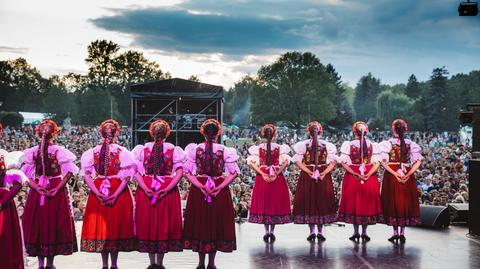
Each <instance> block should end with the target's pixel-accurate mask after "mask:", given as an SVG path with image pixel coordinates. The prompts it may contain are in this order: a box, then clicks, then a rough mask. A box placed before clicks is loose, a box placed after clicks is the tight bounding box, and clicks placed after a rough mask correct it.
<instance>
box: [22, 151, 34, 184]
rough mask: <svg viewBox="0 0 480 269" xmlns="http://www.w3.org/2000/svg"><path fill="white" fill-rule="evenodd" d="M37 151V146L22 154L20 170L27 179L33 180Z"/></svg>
mask: <svg viewBox="0 0 480 269" xmlns="http://www.w3.org/2000/svg"><path fill="white" fill-rule="evenodd" d="M37 151H38V146H35V147H33V148H29V149H26V150H25V151H24V152H23V154H24V156H23V166H22V168H21V170H22V172H23V173H25V175H26V176H27V177H28V178H31V179H34V178H35V169H36V167H35V158H34V156H35V153H36V152H37Z"/></svg>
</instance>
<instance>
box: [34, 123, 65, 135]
mask: <svg viewBox="0 0 480 269" xmlns="http://www.w3.org/2000/svg"><path fill="white" fill-rule="evenodd" d="M44 125H50V126H51V127H52V134H51V138H50V139H53V138H54V137H55V136H57V134H58V132H59V129H58V125H57V123H56V122H55V121H53V120H44V121H42V122H41V123H40V124H39V125H37V127H36V128H35V133H36V134H37V135H38V136H39V137H41V136H42V134H41V129H42V126H44Z"/></svg>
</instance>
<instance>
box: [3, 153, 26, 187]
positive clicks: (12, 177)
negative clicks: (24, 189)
mask: <svg viewBox="0 0 480 269" xmlns="http://www.w3.org/2000/svg"><path fill="white" fill-rule="evenodd" d="M1 154H2V155H3V156H4V160H5V169H6V170H7V171H6V173H5V179H4V180H5V183H7V184H12V183H13V182H14V181H17V182H19V183H23V182H26V181H27V180H28V178H27V176H26V175H25V173H23V172H22V171H21V170H20V167H21V166H22V162H23V156H24V154H23V152H21V151H13V152H10V153H8V152H6V151H4V150H2V153H1Z"/></svg>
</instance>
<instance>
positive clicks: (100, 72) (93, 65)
mask: <svg viewBox="0 0 480 269" xmlns="http://www.w3.org/2000/svg"><path fill="white" fill-rule="evenodd" d="M119 49H120V46H119V45H118V44H116V43H114V42H112V41H108V40H96V41H93V42H92V43H90V45H88V48H87V51H88V55H87V58H86V59H85V62H86V63H87V65H88V78H89V79H90V83H91V84H92V85H94V86H96V87H100V88H102V89H104V90H109V91H110V92H111V91H112V87H111V81H112V80H114V79H113V78H114V75H115V58H116V53H117V52H118V50H119Z"/></svg>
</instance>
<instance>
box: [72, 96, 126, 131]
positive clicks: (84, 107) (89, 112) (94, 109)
mask: <svg viewBox="0 0 480 269" xmlns="http://www.w3.org/2000/svg"><path fill="white" fill-rule="evenodd" d="M75 100H76V102H77V111H76V113H75V114H74V115H75V116H74V117H73V118H72V120H73V122H75V123H78V124H86V125H97V124H99V123H100V122H102V121H103V120H105V119H109V118H111V116H113V118H114V119H119V117H120V114H119V113H118V110H117V109H116V107H117V104H116V102H115V99H114V98H111V95H110V93H109V92H108V91H107V90H104V89H102V88H92V89H87V90H86V91H85V92H83V93H78V95H77V96H76V97H75ZM110 102H112V103H110ZM111 107H113V115H111V112H112V111H111Z"/></svg>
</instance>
